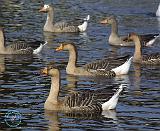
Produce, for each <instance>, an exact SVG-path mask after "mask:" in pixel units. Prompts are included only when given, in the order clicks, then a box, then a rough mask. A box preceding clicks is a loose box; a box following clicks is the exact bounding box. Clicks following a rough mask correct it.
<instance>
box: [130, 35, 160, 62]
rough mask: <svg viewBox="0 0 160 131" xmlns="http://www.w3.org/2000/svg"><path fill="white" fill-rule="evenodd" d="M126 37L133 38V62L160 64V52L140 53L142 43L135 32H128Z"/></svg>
mask: <svg viewBox="0 0 160 131" xmlns="http://www.w3.org/2000/svg"><path fill="white" fill-rule="evenodd" d="M128 39H130V40H133V41H134V43H135V52H134V56H133V62H135V63H140V64H144V65H147V64H149V65H158V64H160V54H159V53H152V54H147V55H142V45H141V42H140V38H139V36H138V34H136V33H130V34H129V35H128Z"/></svg>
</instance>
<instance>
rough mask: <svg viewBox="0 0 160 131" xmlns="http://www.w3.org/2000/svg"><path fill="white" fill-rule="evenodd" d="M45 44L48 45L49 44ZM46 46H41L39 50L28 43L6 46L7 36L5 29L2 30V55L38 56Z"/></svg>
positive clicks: (0, 46)
mask: <svg viewBox="0 0 160 131" xmlns="http://www.w3.org/2000/svg"><path fill="white" fill-rule="evenodd" d="M45 44H47V42H46V43H45ZM45 44H44V45H45ZM44 45H42V44H41V45H40V46H39V47H38V48H37V49H33V48H32V47H30V46H29V45H27V44H26V43H14V44H11V45H8V46H5V35H4V32H3V29H2V28H0V54H16V55H18V54H38V53H40V52H41V50H42V48H43V46H44Z"/></svg>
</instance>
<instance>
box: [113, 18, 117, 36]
mask: <svg viewBox="0 0 160 131" xmlns="http://www.w3.org/2000/svg"><path fill="white" fill-rule="evenodd" d="M111 27H112V31H111V34H114V35H118V24H117V21H116V20H114V21H113V22H112V23H111Z"/></svg>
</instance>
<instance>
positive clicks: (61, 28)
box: [39, 4, 90, 32]
mask: <svg viewBox="0 0 160 131" xmlns="http://www.w3.org/2000/svg"><path fill="white" fill-rule="evenodd" d="M39 12H44V13H47V20H46V23H45V25H44V27H43V30H44V31H48V32H84V31H86V29H87V26H88V21H89V19H90V15H88V16H87V17H86V18H84V22H83V24H81V25H77V26H75V25H71V24H69V23H67V22H65V21H60V22H57V23H54V21H53V19H54V7H53V5H47V4H45V5H44V6H43V7H42V8H41V9H40V10H39Z"/></svg>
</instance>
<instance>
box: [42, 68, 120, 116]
mask: <svg viewBox="0 0 160 131" xmlns="http://www.w3.org/2000/svg"><path fill="white" fill-rule="evenodd" d="M41 73H42V74H46V75H50V76H51V89H50V93H49V96H48V98H47V100H46V102H45V104H44V108H45V109H47V110H58V111H69V112H74V111H82V112H83V111H84V112H94V113H98V112H102V110H111V109H115V108H116V105H117V102H118V99H119V95H120V93H121V91H122V90H123V86H122V85H121V86H120V87H119V89H118V90H117V91H116V93H115V94H114V95H113V96H112V97H111V98H110V99H109V100H108V101H107V102H105V103H103V104H100V102H98V101H96V100H95V99H94V94H93V93H89V92H86V93H81V94H80V93H74V94H72V95H70V96H66V97H64V99H62V100H59V98H58V97H59V90H60V72H59V70H58V69H56V68H54V67H52V66H48V67H46V68H44V69H42V70H41Z"/></svg>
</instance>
